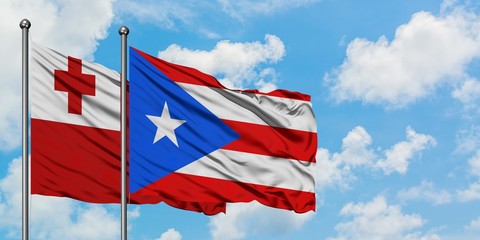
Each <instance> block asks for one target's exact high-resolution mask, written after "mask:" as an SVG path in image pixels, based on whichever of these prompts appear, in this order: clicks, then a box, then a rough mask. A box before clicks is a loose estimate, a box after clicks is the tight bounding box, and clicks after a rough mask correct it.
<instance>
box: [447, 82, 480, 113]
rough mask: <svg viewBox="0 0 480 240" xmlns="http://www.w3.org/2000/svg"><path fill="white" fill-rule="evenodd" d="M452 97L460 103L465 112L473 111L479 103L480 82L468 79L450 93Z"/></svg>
mask: <svg viewBox="0 0 480 240" xmlns="http://www.w3.org/2000/svg"><path fill="white" fill-rule="evenodd" d="M452 96H453V97H454V98H456V99H458V100H459V101H461V102H462V103H463V104H464V106H465V109H466V110H475V109H477V104H478V102H479V101H480V82H479V81H478V80H476V79H472V78H469V79H467V80H466V81H465V82H463V84H462V86H461V87H460V88H458V89H455V90H454V91H453V92H452Z"/></svg>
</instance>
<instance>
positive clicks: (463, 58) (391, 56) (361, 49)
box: [325, 8, 480, 108]
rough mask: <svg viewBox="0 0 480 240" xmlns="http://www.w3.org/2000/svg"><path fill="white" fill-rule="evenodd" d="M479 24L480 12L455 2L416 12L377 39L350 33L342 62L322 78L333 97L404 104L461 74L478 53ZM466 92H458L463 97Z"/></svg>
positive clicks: (459, 77)
mask: <svg viewBox="0 0 480 240" xmlns="http://www.w3.org/2000/svg"><path fill="white" fill-rule="evenodd" d="M479 29H480V17H479V16H477V15H476V14H474V13H470V12H467V11H465V10H462V9H460V8H457V9H453V10H449V11H448V12H444V13H442V15H441V16H434V15H432V14H431V13H428V12H418V13H416V14H414V15H413V16H412V18H411V19H410V21H409V22H408V23H406V24H403V25H401V26H399V27H398V28H397V30H396V32H395V36H394V38H393V40H391V41H388V40H387V37H385V36H382V37H380V38H379V39H378V40H377V41H376V42H372V41H369V40H367V39H363V38H356V39H354V40H353V41H352V42H350V44H349V45H348V48H347V58H346V59H345V60H344V62H343V64H342V65H341V66H339V67H338V68H337V69H335V70H334V71H332V72H331V73H330V74H327V75H326V76H325V80H326V81H327V82H329V83H330V84H331V85H332V86H331V89H330V90H331V94H332V97H333V98H335V100H337V101H347V100H361V101H363V102H365V103H374V104H381V105H386V106H387V107H394V108H395V107H404V106H406V105H408V104H410V103H412V102H415V101H416V100H419V99H421V98H424V97H426V96H428V95H431V94H433V93H434V92H435V90H436V88H437V87H438V86H440V85H442V84H443V83H445V82H447V81H450V82H452V83H454V82H455V81H458V80H462V79H464V78H465V76H466V75H467V73H466V67H467V66H468V64H469V63H470V62H472V60H473V59H475V58H478V57H480V45H479V44H478V42H479V40H480V30H479ZM452 46H455V47H454V48H452ZM468 84H472V82H469V83H468ZM460 91H461V90H460ZM470 94H471V92H467V90H465V91H461V93H460V92H459V93H458V94H457V95H458V97H459V98H460V97H461V98H462V99H466V98H467V95H468V96H470Z"/></svg>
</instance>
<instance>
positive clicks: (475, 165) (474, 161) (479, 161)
mask: <svg viewBox="0 0 480 240" xmlns="http://www.w3.org/2000/svg"><path fill="white" fill-rule="evenodd" d="M468 163H469V165H470V172H471V173H472V174H473V175H474V176H477V177H479V178H480V150H477V153H476V154H475V155H474V156H473V157H471V158H470V159H469V160H468Z"/></svg>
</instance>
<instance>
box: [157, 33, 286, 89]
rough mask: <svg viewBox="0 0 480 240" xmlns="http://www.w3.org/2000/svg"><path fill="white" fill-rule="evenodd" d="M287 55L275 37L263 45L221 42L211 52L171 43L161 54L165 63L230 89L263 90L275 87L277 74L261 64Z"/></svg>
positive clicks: (278, 39) (276, 60) (268, 36)
mask: <svg viewBox="0 0 480 240" xmlns="http://www.w3.org/2000/svg"><path fill="white" fill-rule="evenodd" d="M284 55H285V45H284V44H283V42H282V40H280V38H278V37H277V36H275V35H265V43H264V44H262V43H260V42H247V43H232V42H230V41H220V42H218V43H217V45H216V46H215V47H214V48H213V49H212V50H211V51H202V50H191V49H187V48H182V47H180V46H179V45H176V44H172V45H170V46H169V47H168V48H167V49H165V50H164V51H160V52H159V53H158V56H159V57H160V58H163V59H165V60H168V61H172V62H175V63H178V64H182V65H187V66H191V67H194V68H197V69H199V70H201V71H203V72H206V73H208V74H212V75H215V76H217V77H219V79H220V81H221V82H222V83H223V84H224V85H226V86H227V87H235V88H243V87H244V85H247V86H248V85H251V84H255V85H256V86H255V87H258V88H260V89H261V90H263V91H270V90H273V89H275V88H276V87H275V85H274V84H275V82H276V74H275V71H274V70H273V68H262V67H259V65H262V64H271V63H276V62H278V61H280V60H281V59H282V57H283V56H284ZM232 56H235V57H232Z"/></svg>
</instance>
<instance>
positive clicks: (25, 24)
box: [19, 18, 32, 29]
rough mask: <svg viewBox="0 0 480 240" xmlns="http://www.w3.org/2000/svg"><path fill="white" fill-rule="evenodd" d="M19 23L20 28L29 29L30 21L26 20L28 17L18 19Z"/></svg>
mask: <svg viewBox="0 0 480 240" xmlns="http://www.w3.org/2000/svg"><path fill="white" fill-rule="evenodd" d="M19 25H20V28H21V29H24V28H26V29H29V28H30V26H32V24H31V23H30V21H28V19H26V18H25V19H23V20H22V21H20V24H19Z"/></svg>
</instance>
